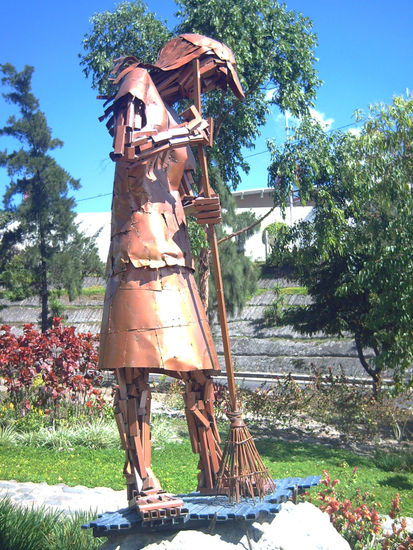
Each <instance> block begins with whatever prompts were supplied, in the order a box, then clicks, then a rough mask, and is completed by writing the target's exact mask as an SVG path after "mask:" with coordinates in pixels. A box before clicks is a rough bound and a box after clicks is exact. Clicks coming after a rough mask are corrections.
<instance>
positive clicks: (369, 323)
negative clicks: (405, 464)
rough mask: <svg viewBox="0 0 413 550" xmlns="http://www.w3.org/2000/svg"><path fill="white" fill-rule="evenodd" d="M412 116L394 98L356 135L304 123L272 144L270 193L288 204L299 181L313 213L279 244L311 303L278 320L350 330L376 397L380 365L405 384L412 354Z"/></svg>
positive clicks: (407, 103)
mask: <svg viewBox="0 0 413 550" xmlns="http://www.w3.org/2000/svg"><path fill="white" fill-rule="evenodd" d="M412 113H413V98H412V97H410V96H409V97H407V98H403V97H396V98H394V100H393V103H392V104H391V105H387V106H383V105H376V106H373V107H371V108H370V113H369V116H368V117H367V118H366V120H365V123H364V126H363V129H362V132H361V135H360V136H358V137H357V136H354V135H350V134H343V133H341V132H333V133H328V134H327V133H325V132H324V131H323V130H322V129H321V128H320V127H319V126H318V125H317V124H315V123H313V122H309V121H305V122H303V124H302V125H301V126H300V127H299V128H298V129H297V132H296V139H295V140H294V141H292V142H288V143H287V144H285V146H284V148H283V149H278V148H276V147H274V146H272V165H271V169H270V176H269V182H270V184H271V185H273V186H275V188H276V190H275V193H276V196H277V198H278V199H279V200H280V201H281V203H283V204H285V202H286V200H287V197H288V195H289V192H290V190H291V189H292V188H293V187H294V186H296V187H298V189H299V191H300V194H301V196H302V197H303V198H304V199H309V198H311V200H312V201H313V202H314V209H313V219H312V220H311V221H304V222H301V223H300V224H298V225H296V226H295V227H293V228H292V229H291V231H290V233H289V234H288V235H287V236H286V238H285V241H284V243H283V246H284V247H286V248H287V249H289V250H290V252H289V253H288V254H287V260H288V261H291V260H292V263H293V274H292V276H293V278H295V279H298V280H299V281H300V282H301V284H303V285H305V286H306V287H307V288H308V293H309V295H310V296H311V297H312V300H313V301H312V304H311V305H308V306H302V307H300V308H295V309H290V310H289V311H287V312H286V315H285V317H284V319H283V323H284V324H293V325H294V327H295V328H296V329H297V330H299V331H301V332H303V333H308V334H313V333H315V332H317V331H323V332H325V333H327V334H331V335H338V336H342V335H343V334H345V333H350V334H352V335H353V336H354V338H355V341H356V347H357V351H358V355H359V359H360V363H361V364H362V366H363V368H364V369H365V370H366V372H367V373H368V374H369V375H370V376H371V377H372V378H373V381H374V392H375V394H376V395H377V393H378V391H379V388H380V383H381V378H382V376H383V372H384V371H387V372H391V373H392V374H393V376H394V379H395V382H396V389H397V390H400V389H401V387H402V386H403V383H408V380H406V373H407V372H408V369H409V367H410V366H411V364H412V361H413V333H412V331H411V319H412V318H413V280H412V277H411V275H410V274H411V273H412V270H413V247H412V245H411V235H412V232H413V195H412V191H411V182H412V181H413V156H412V153H411V143H412V140H413V123H412V120H413V119H412ZM368 350H372V352H373V356H372V358H371V359H370V358H369V357H368V354H367V351H368Z"/></svg>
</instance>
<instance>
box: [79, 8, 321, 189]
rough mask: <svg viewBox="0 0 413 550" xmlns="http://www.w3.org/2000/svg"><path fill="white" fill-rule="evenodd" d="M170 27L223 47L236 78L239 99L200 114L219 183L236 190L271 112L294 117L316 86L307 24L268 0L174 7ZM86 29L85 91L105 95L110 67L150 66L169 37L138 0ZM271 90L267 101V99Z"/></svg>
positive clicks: (211, 99) (215, 99)
mask: <svg viewBox="0 0 413 550" xmlns="http://www.w3.org/2000/svg"><path fill="white" fill-rule="evenodd" d="M177 4H178V6H179V11H178V13H177V18H178V25H177V27H176V28H175V29H174V31H173V34H179V33H186V32H190V33H193V32H195V33H200V34H203V35H206V36H209V37H211V38H215V39H217V40H219V41H222V42H223V43H224V44H226V45H228V46H229V47H230V48H231V49H232V50H233V52H234V54H235V57H236V59H237V72H238V74H239V76H240V79H241V83H242V85H243V87H244V91H245V93H246V100H245V101H244V102H243V103H241V102H240V101H238V100H236V99H235V98H234V97H232V94H229V93H228V94H226V96H225V98H224V100H223V101H221V100H222V97H221V93H220V92H212V93H210V94H208V97H206V98H205V102H204V107H203V113H204V115H205V116H212V117H213V118H214V119H215V123H216V125H215V144H214V147H213V148H212V151H210V152H209V156H210V158H211V159H213V160H214V164H215V165H216V166H217V167H218V169H219V171H220V173H221V176H222V178H223V180H224V182H225V183H227V184H229V183H232V185H233V186H234V187H236V186H237V185H238V183H239V181H240V176H239V173H238V170H239V168H241V169H243V170H245V171H248V168H249V166H248V164H247V163H246V162H245V160H244V159H243V155H242V153H241V150H242V148H243V147H247V148H251V147H253V146H254V145H253V144H254V140H255V138H256V137H257V136H258V134H259V128H260V126H262V125H263V124H264V123H265V120H266V116H267V115H268V113H269V110H270V106H271V105H272V104H274V105H278V106H279V107H280V109H281V110H283V111H285V110H286V109H288V110H290V111H291V112H292V113H294V114H296V115H298V114H303V113H305V112H306V111H307V109H308V106H311V105H312V102H313V100H314V97H315V90H316V88H317V87H318V85H319V84H320V81H319V80H318V79H317V76H316V71H315V69H314V64H315V62H316V59H315V57H314V48H315V46H316V45H317V41H316V37H315V34H314V33H313V32H312V24H311V21H310V20H309V19H308V18H306V17H303V16H302V15H301V14H296V13H295V12H293V11H288V10H287V9H286V7H285V6H284V5H280V4H278V3H277V2H274V1H270V0H254V1H251V0H242V1H241V0H239V1H238V2H233V3H228V2H227V1H226V0H208V1H205V2H202V3H200V2H198V1H197V0H180V1H177ZM91 24H92V29H91V31H90V32H89V33H87V34H86V35H85V38H84V40H83V49H84V51H85V53H84V54H80V59H81V64H82V65H83V67H84V69H83V71H84V73H85V75H86V76H88V75H92V86H93V87H94V88H96V89H98V90H99V92H100V93H107V92H108V91H109V90H108V87H107V86H108V84H107V83H108V81H107V76H108V74H109V72H110V69H111V64H112V59H114V58H117V57H120V56H121V55H124V54H128V55H135V56H136V57H138V59H140V60H141V61H143V62H153V61H154V59H155V58H156V53H157V52H158V51H159V50H160V49H161V46H163V44H164V43H165V42H166V41H167V40H168V39H169V38H170V37H171V33H170V31H169V30H168V28H167V26H166V22H161V21H160V20H159V19H157V18H156V16H155V15H154V14H153V13H151V12H149V11H147V8H146V5H145V4H144V3H143V2H142V1H141V0H135V1H132V2H122V3H121V4H119V5H118V6H117V7H116V9H115V10H114V11H113V12H109V11H106V12H102V13H98V14H95V15H94V16H93V18H92V19H91ZM268 90H271V91H272V92H273V93H272V94H270V95H271V98H270V99H267V96H268V94H267V92H268Z"/></svg>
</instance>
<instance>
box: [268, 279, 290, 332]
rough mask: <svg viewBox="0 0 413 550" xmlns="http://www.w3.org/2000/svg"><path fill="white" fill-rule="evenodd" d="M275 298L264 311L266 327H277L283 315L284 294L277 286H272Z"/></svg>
mask: <svg viewBox="0 0 413 550" xmlns="http://www.w3.org/2000/svg"><path fill="white" fill-rule="evenodd" d="M272 290H273V292H274V294H275V298H274V300H273V301H272V303H271V304H270V305H269V306H267V307H266V308H265V309H264V322H265V324H266V325H267V326H269V327H272V326H275V325H277V324H278V323H279V322H280V320H281V318H282V315H283V311H284V308H285V294H284V293H283V292H282V288H281V287H280V286H279V285H277V284H276V285H274V286H273V289H272Z"/></svg>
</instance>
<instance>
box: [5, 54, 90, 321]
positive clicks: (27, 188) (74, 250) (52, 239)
mask: <svg viewBox="0 0 413 550" xmlns="http://www.w3.org/2000/svg"><path fill="white" fill-rule="evenodd" d="M0 71H1V72H2V74H3V77H2V79H1V82H2V84H3V85H4V86H7V87H8V88H9V89H10V91H9V92H8V93H3V94H2V95H3V97H4V99H5V100H6V102H8V103H11V104H12V105H15V106H16V107H18V109H19V115H20V116H19V117H16V116H15V115H11V116H10V117H9V118H8V120H7V122H6V125H5V126H4V127H3V128H2V129H0V136H8V137H9V138H14V139H15V140H17V141H18V142H20V148H19V149H16V150H14V151H12V152H10V153H9V152H8V151H7V150H5V151H1V152H0V166H3V167H5V168H6V169H7V173H8V176H9V178H10V182H9V184H8V186H7V188H6V192H5V195H4V198H3V205H4V211H3V212H2V215H1V217H0V230H1V238H0V282H1V283H2V285H3V287H4V288H5V289H6V292H7V294H8V296H9V297H11V298H21V297H23V296H27V295H28V294H31V295H34V294H37V295H38V296H39V297H40V301H41V328H42V331H45V330H46V329H47V328H48V324H49V299H50V288H51V285H53V283H54V282H56V281H60V283H61V284H62V283H63V285H64V286H65V287H67V289H68V291H69V285H70V294H71V297H73V296H74V295H76V293H78V292H79V277H81V276H82V274H83V275H84V274H85V273H86V272H87V265H90V266H92V268H93V267H95V268H96V265H97V266H99V261H98V260H97V249H96V247H95V248H93V241H90V242H89V241H88V240H87V239H86V238H85V237H84V236H82V235H80V234H79V231H78V229H77V226H76V224H75V213H74V211H73V208H74V206H75V202H74V199H73V198H72V197H70V196H68V192H69V190H70V189H78V188H79V187H80V184H79V181H78V180H75V179H74V178H72V176H70V174H68V172H66V171H65V170H64V169H63V168H62V167H61V166H59V165H58V164H57V163H56V161H55V159H54V158H53V157H52V156H51V155H50V152H51V151H53V150H54V149H56V148H57V147H62V145H63V143H62V142H61V141H60V140H59V139H56V138H53V137H52V132H51V129H50V128H49V127H48V125H47V120H46V116H45V114H44V113H43V112H42V111H40V109H39V102H38V100H37V99H36V97H35V96H34V95H33V93H32V89H31V80H32V75H33V71H34V69H33V67H30V66H25V68H24V69H23V71H21V72H17V71H16V69H15V68H14V67H13V66H12V65H11V64H10V63H6V64H3V65H0ZM69 248H70V250H71V254H68V253H67V251H68V249H69ZM90 248H91V249H92V258H89V259H90V260H91V261H90V262H89V260H88V263H87V264H86V265H83V267H82V268H81V270H80V273H79V269H80V267H79V259H80V258H83V260H85V259H86V258H87V257H88V252H87V251H88V250H90ZM96 261H98V263H96ZM56 266H59V269H58V270H57V269H56ZM74 267H75V271H76V275H77V276H76V277H74V276H73V271H74ZM97 269H99V267H98V268H97ZM65 273H72V277H65V276H64V275H65ZM73 281H75V287H76V288H75V289H74V288H73ZM15 283H17V284H15Z"/></svg>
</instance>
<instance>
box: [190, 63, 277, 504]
mask: <svg viewBox="0 0 413 550" xmlns="http://www.w3.org/2000/svg"><path fill="white" fill-rule="evenodd" d="M193 63H194V66H193V82H194V104H195V107H196V108H197V110H198V112H199V113H200V114H201V108H202V107H201V78H200V72H199V59H195V60H194V62H193ZM198 157H199V163H200V166H201V173H202V186H203V191H204V195H205V197H206V198H210V197H211V187H210V184H209V176H208V165H207V160H206V156H205V152H204V148H203V146H202V145H199V146H198ZM207 232H208V241H209V245H210V248H211V253H212V264H213V270H214V280H215V286H216V292H217V302H218V313H219V321H220V326H221V334H222V342H223V347H224V357H225V367H226V373H227V379H228V391H229V405H230V411H228V413H227V415H228V418H229V420H230V422H231V424H230V429H229V433H228V437H227V440H226V442H225V447H224V452H223V456H222V460H221V465H220V469H219V471H218V474H217V478H216V482H215V487H214V488H215V491H216V493H217V494H218V493H221V494H222V493H227V494H228V498H229V500H230V501H231V502H233V501H234V500H235V501H236V502H239V499H240V498H241V497H251V498H252V499H254V497H255V496H258V497H259V498H260V499H262V498H263V497H264V495H265V494H266V493H269V492H272V491H274V489H275V484H274V482H273V480H272V479H271V477H270V474H269V473H268V470H267V468H266V467H265V466H264V464H263V462H262V460H261V457H260V455H259V454H258V451H257V449H256V447H255V443H254V440H253V439H252V436H251V434H250V433H249V431H248V428H247V427H246V425H245V424H244V421H243V420H242V418H241V412H240V410H239V408H238V403H237V394H236V389H235V379H234V368H233V365H232V357H231V347H230V342H229V333H228V324H227V315H226V310H225V300H224V292H223V288H222V276H221V265H220V261H219V254H218V242H217V237H216V234H215V229H214V226H213V225H208V227H207Z"/></svg>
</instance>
